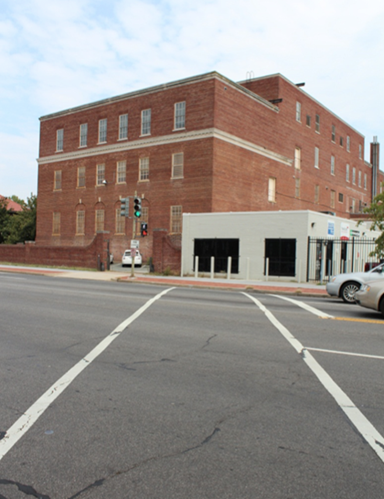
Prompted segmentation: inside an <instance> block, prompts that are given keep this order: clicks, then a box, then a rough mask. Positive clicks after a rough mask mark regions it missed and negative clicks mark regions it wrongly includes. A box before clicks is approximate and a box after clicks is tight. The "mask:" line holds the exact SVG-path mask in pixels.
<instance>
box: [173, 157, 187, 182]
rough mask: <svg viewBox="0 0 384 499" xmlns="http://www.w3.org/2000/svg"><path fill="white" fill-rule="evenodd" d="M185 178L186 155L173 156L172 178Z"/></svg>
mask: <svg viewBox="0 0 384 499" xmlns="http://www.w3.org/2000/svg"><path fill="white" fill-rule="evenodd" d="M183 177H184V153H183V152H177V153H175V154H172V178H183Z"/></svg>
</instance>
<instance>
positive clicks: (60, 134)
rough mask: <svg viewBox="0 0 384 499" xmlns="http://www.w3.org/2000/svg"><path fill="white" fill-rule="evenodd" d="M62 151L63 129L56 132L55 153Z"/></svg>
mask: <svg viewBox="0 0 384 499" xmlns="http://www.w3.org/2000/svg"><path fill="white" fill-rule="evenodd" d="M63 150H64V129H63V128H61V129H60V130H56V152H60V151H63Z"/></svg>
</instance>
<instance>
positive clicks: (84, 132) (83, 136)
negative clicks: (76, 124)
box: [80, 123, 88, 147]
mask: <svg viewBox="0 0 384 499" xmlns="http://www.w3.org/2000/svg"><path fill="white" fill-rule="evenodd" d="M87 141H88V123H83V124H82V125H80V147H86V146H87Z"/></svg>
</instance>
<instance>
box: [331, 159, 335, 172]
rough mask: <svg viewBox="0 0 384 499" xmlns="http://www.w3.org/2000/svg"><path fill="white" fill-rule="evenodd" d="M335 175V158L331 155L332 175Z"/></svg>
mask: <svg viewBox="0 0 384 499" xmlns="http://www.w3.org/2000/svg"><path fill="white" fill-rule="evenodd" d="M334 174H335V156H333V154H332V155H331V175H334Z"/></svg>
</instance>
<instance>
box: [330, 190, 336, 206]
mask: <svg viewBox="0 0 384 499" xmlns="http://www.w3.org/2000/svg"><path fill="white" fill-rule="evenodd" d="M335 206H336V191H333V190H331V208H334V207H335Z"/></svg>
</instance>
